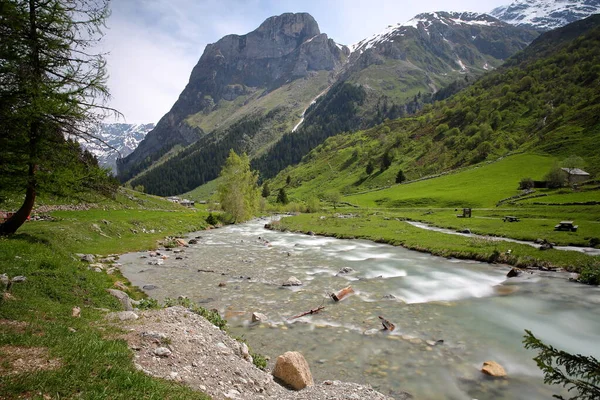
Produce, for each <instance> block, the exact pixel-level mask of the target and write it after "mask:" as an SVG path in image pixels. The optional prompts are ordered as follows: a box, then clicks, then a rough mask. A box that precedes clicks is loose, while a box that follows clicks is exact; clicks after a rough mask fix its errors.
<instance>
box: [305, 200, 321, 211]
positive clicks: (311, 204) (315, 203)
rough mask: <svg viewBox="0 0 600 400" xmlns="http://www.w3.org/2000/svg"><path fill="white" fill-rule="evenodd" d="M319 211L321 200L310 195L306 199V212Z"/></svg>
mask: <svg viewBox="0 0 600 400" xmlns="http://www.w3.org/2000/svg"><path fill="white" fill-rule="evenodd" d="M319 211H321V202H320V201H319V198H318V197H317V196H310V197H309V198H308V200H306V212H309V213H316V212H319Z"/></svg>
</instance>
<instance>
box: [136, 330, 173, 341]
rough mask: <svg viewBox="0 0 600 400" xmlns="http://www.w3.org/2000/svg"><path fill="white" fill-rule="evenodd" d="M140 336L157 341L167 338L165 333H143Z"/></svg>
mask: <svg viewBox="0 0 600 400" xmlns="http://www.w3.org/2000/svg"><path fill="white" fill-rule="evenodd" d="M140 336H142V337H143V338H147V339H155V340H164V339H166V338H167V335H165V334H164V333H162V332H155V331H147V332H142V333H141V334H140Z"/></svg>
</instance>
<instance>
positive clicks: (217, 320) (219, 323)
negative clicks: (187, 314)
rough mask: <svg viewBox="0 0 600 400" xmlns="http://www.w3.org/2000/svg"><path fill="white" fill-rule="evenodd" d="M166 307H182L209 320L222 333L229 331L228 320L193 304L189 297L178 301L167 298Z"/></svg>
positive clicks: (215, 312)
mask: <svg viewBox="0 0 600 400" xmlns="http://www.w3.org/2000/svg"><path fill="white" fill-rule="evenodd" d="M164 306H165V307H173V306H182V307H185V308H187V309H188V310H190V311H191V312H193V313H194V314H198V315H200V316H202V317H204V318H206V319H207V320H208V322H210V323H211V324H213V325H214V326H216V327H217V328H219V329H221V330H222V331H227V320H225V319H223V318H222V317H221V315H220V314H219V313H218V312H217V311H213V310H207V309H206V308H204V307H201V306H199V305H198V304H196V303H193V302H192V301H191V300H190V299H188V298H187V297H179V298H177V299H172V298H170V297H167V298H166V299H165V301H164Z"/></svg>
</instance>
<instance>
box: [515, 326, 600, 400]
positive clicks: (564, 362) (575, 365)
mask: <svg viewBox="0 0 600 400" xmlns="http://www.w3.org/2000/svg"><path fill="white" fill-rule="evenodd" d="M525 332H526V335H525V339H524V340H523V343H525V348H526V349H534V350H538V351H539V352H540V353H539V354H538V355H537V357H535V358H534V359H533V360H534V361H535V362H536V363H537V365H538V367H539V368H540V369H541V370H542V372H544V383H547V384H551V385H562V386H563V387H566V388H568V389H567V390H568V391H569V392H571V391H572V390H574V391H575V392H576V393H577V394H576V395H575V396H574V397H571V398H570V399H569V400H595V399H600V362H598V360H596V359H595V358H594V357H586V356H582V355H579V354H577V355H573V354H569V353H567V352H565V351H562V350H558V349H555V348H554V347H552V346H549V345H546V344H544V343H542V341H540V340H539V339H538V338H536V337H535V336H533V334H532V333H531V331H528V330H525ZM554 397H555V398H557V399H562V400H565V398H564V397H562V396H558V395H554Z"/></svg>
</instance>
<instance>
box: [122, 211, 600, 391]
mask: <svg viewBox="0 0 600 400" xmlns="http://www.w3.org/2000/svg"><path fill="white" fill-rule="evenodd" d="M265 222H269V221H268V220H260V221H253V222H250V223H247V224H243V225H236V226H228V227H225V228H221V229H216V230H211V231H202V232H196V233H191V234H190V235H189V238H192V237H196V236H199V237H200V238H199V239H198V244H194V245H191V246H190V247H189V248H186V249H185V251H184V252H183V253H174V252H163V254H167V255H168V256H169V257H168V258H167V259H166V260H164V263H163V265H150V264H149V262H155V261H156V258H151V257H150V258H149V257H148V253H130V254H126V255H124V256H122V257H121V260H120V262H121V263H122V264H123V267H122V270H123V273H124V274H125V276H126V277H127V278H129V280H130V281H131V282H132V283H133V284H134V285H138V286H139V287H144V286H146V290H147V292H148V294H149V295H151V296H152V297H155V298H157V299H161V300H162V299H164V298H165V297H177V296H179V295H185V296H188V297H189V298H190V299H192V300H193V301H196V302H199V303H200V304H201V305H203V306H204V307H206V308H209V309H212V308H216V309H218V310H219V312H220V313H221V315H223V316H225V317H226V318H227V320H228V324H229V326H230V330H231V332H232V334H233V335H234V336H242V337H244V338H245V339H247V340H248V342H249V343H250V345H251V346H252V348H253V351H256V352H258V353H261V354H264V355H268V356H270V357H271V358H272V359H273V360H274V359H275V357H277V355H279V354H281V353H283V352H285V351H289V350H296V351H300V352H302V353H303V354H304V356H305V357H306V359H307V360H308V362H309V365H310V366H311V370H312V373H313V375H314V377H315V380H317V381H322V380H325V379H339V380H345V381H354V382H358V383H369V384H371V385H372V386H373V387H375V388H376V389H378V390H380V391H381V392H383V393H386V394H390V395H391V396H397V397H401V392H403V391H406V392H409V393H411V394H412V395H413V396H414V398H416V399H469V400H470V399H479V400H483V399H548V398H551V394H552V393H556V392H558V391H559V390H560V388H558V387H550V386H547V385H544V384H543V377H542V375H541V373H540V372H539V370H538V369H537V367H536V365H535V363H534V362H533V361H532V357H533V356H534V355H535V353H534V352H531V351H527V350H525V349H524V348H523V345H522V340H523V335H524V329H529V330H531V331H533V333H534V334H535V335H536V336H538V337H540V338H542V339H543V340H544V341H545V342H547V343H549V344H552V345H555V346H558V347H560V348H562V349H564V350H567V351H569V352H574V353H582V354H586V355H593V356H595V357H597V358H598V357H600V345H598V343H599V342H600V289H599V288H598V287H590V286H585V285H580V284H576V283H572V282H569V281H568V280H567V279H565V276H563V275H559V274H555V273H545V274H539V273H536V274H528V273H527V274H525V276H522V277H519V278H512V279H510V280H506V277H505V276H506V273H507V272H508V270H509V267H507V266H499V265H490V264H485V263H479V262H469V261H460V260H453V259H445V258H440V257H434V256H431V255H428V254H424V253H419V252H414V251H410V250H407V249H404V248H400V247H393V246H389V245H384V244H377V243H373V242H369V241H363V240H339V239H334V238H327V237H321V236H307V235H302V234H295V233H289V232H286V233H281V232H274V231H268V230H265V229H263V225H264V224H265ZM142 257H145V258H142ZM177 257H181V259H177ZM343 268H351V269H352V270H351V271H350V272H347V273H340V270H342V269H343ZM291 276H294V277H296V278H298V279H299V280H300V281H302V282H303V285H302V286H297V287H282V286H281V284H282V283H283V282H285V281H286V280H287V279H288V278H289V277H291ZM223 283H224V284H225V286H219V284H223ZM148 285H151V286H148ZM348 285H351V286H352V288H353V289H354V291H355V293H354V294H353V295H351V296H349V297H347V298H345V299H343V300H342V301H340V302H338V303H334V302H333V300H331V298H330V297H329V295H330V294H331V293H333V292H337V291H339V290H340V289H342V288H344V287H346V286H348ZM321 305H323V306H324V307H325V309H324V310H323V311H321V312H320V313H319V314H315V315H308V316H304V317H301V318H297V319H290V318H291V317H293V316H295V315H297V314H300V313H302V312H305V311H309V310H310V309H314V308H316V307H318V306H321ZM253 312H261V313H263V314H265V315H266V316H267V317H268V321H267V322H265V323H251V322H250V319H251V314H252V313H253ZM378 316H383V317H384V318H386V319H388V320H389V321H391V322H392V323H394V324H395V325H396V329H395V330H394V331H392V332H389V331H382V330H381V328H382V325H381V323H380V321H379V319H378ZM442 340H443V342H441V341H442ZM438 341H440V342H438ZM487 360H494V361H496V362H498V363H500V364H501V365H503V366H504V368H505V369H506V370H507V373H508V378H507V379H499V380H498V379H490V378H486V377H485V376H484V375H483V374H482V373H481V372H480V371H479V369H480V368H481V365H482V363H483V362H484V361H487Z"/></svg>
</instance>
